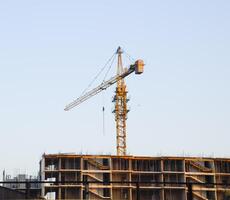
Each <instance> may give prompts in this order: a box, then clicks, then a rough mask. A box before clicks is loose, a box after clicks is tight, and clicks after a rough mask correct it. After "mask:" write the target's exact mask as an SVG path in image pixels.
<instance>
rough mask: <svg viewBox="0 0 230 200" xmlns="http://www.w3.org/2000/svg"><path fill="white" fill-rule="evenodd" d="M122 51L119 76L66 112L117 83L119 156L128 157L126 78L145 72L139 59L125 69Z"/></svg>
mask: <svg viewBox="0 0 230 200" xmlns="http://www.w3.org/2000/svg"><path fill="white" fill-rule="evenodd" d="M122 53H123V51H122V49H121V47H118V49H117V51H116V54H117V56H118V62H117V74H116V75H115V76H113V77H112V78H110V79H109V80H107V81H103V82H102V83H101V84H100V85H99V86H97V87H95V88H94V89H92V90H90V91H89V92H86V93H85V94H84V95H82V96H80V97H79V98H77V99H76V100H74V101H73V102H71V103H70V104H68V105H67V106H66V107H65V109H64V110H65V111H68V110H70V109H72V108H74V107H76V106H77V105H79V104H81V103H82V102H84V101H86V100H87V99H89V98H91V97H92V96H94V95H96V94H98V93H100V92H102V91H103V90H105V89H107V88H108V87H110V86H111V85H113V84H115V83H117V87H116V91H115V95H114V97H113V102H114V103H115V109H114V113H115V121H116V139H117V155H119V156H124V155H126V120H127V113H128V109H127V101H128V99H127V92H128V91H127V87H126V84H125V80H124V78H125V77H126V76H128V75H130V74H131V73H133V72H135V74H141V73H143V71H144V62H143V60H141V59H139V60H137V61H136V62H135V63H134V64H131V65H130V66H129V68H128V69H127V68H124V67H123V64H122Z"/></svg>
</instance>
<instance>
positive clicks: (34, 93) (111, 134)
mask: <svg viewBox="0 0 230 200" xmlns="http://www.w3.org/2000/svg"><path fill="white" fill-rule="evenodd" d="M229 11H230V1H228V0H226V1H224V0H223V1H222V0H220V1H216V0H193V1H182V0H181V1H179V0H175V1H171V0H168V1H153V0H149V1H145V0H142V1H134V0H132V1H131V0H127V1H120V0H117V1H106V0H104V1H103V0H102V1H75V0H69V1H61V0H50V1H46V0H37V1H36V0H35V1H31V0H27V1H26V0H20V1H18V0H9V1H0V94H1V97H0V110H1V112H0V138H1V139H0V141H1V144H0V153H1V154H0V155H1V156H0V170H1V171H2V170H3V169H6V171H7V172H8V173H15V172H18V171H19V170H20V172H28V173H35V172H37V171H38V168H39V160H40V158H41V156H42V154H43V153H44V152H45V153H59V152H62V153H64V152H76V153H79V152H82V153H89V154H91V153H92V154H97V153H99V154H101V153H111V154H115V153H116V151H115V149H116V140H115V136H116V135H115V121H114V116H113V114H112V113H111V110H112V107H113V105H112V103H111V98H112V95H113V93H114V89H115V88H114V87H111V88H110V89H108V90H107V91H106V92H105V93H104V94H101V95H97V96H95V97H94V98H92V99H90V100H88V101H87V102H85V103H83V104H82V105H80V106H79V107H77V108H76V109H74V110H72V111H71V112H65V111H64V110H63V109H64V107H65V105H66V104H67V103H69V102H70V101H71V100H73V99H74V98H75V97H78V96H79V95H80V94H81V92H82V90H83V89H84V88H85V87H86V86H87V85H88V84H89V82H90V81H91V80H92V79H93V77H94V76H95V74H96V73H97V72H98V71H99V70H100V69H101V67H102V66H103V65H104V63H105V62H106V60H107V59H108V58H109V57H110V56H111V55H112V54H113V53H114V51H115V50H116V48H117V47H118V46H119V45H121V46H122V47H123V48H124V49H125V50H126V51H127V52H128V53H129V54H130V55H131V56H132V57H134V58H142V59H143V60H144V61H145V63H146V66H145V72H144V74H143V75H141V76H135V75H134V74H133V75H130V76H129V77H128V78H127V79H126V83H127V85H128V89H129V94H130V96H131V101H130V102H129V106H130V107H131V112H130V113H129V118H128V121H127V126H128V127H127V132H128V138H127V144H128V152H129V154H132V155H150V156H155V155H167V156H169V155H193V156H218V157H219V156H221V157H222V156H228V157H230V145H229V139H230V136H229V133H230V123H229V122H230V103H229V102H230V78H229V77H230V60H229V59H230V56H229V54H230V12H229ZM112 72H113V74H115V72H116V66H114V68H113V69H112V71H111V73H110V75H109V76H112ZM109 76H108V78H109ZM103 102H104V103H103ZM103 105H104V106H105V134H103V128H102V127H103V121H102V106H103Z"/></svg>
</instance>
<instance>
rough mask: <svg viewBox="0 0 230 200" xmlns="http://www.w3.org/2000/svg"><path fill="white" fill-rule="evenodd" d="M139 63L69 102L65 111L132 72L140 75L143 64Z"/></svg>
mask: <svg viewBox="0 0 230 200" xmlns="http://www.w3.org/2000/svg"><path fill="white" fill-rule="evenodd" d="M138 62H139V61H136V62H135V64H133V65H130V67H129V69H128V70H127V71H125V72H123V73H122V74H120V75H116V76H114V77H112V78H110V79H109V80H107V81H105V82H103V83H101V84H100V85H99V86H97V87H96V88H94V89H92V90H91V91H89V92H87V93H86V94H84V95H83V96H81V97H79V98H77V99H76V100H74V101H73V102H71V103H70V104H68V105H67V106H66V107H65V109H64V110H65V111H68V110H70V109H72V108H74V107H75V106H77V105H79V104H80V103H82V102H84V101H86V100H87V99H89V98H90V97H92V96H94V95H96V94H98V93H99V92H101V91H103V90H106V89H107V88H108V87H110V86H111V85H113V84H114V83H116V82H118V81H119V80H121V79H123V78H125V77H126V76H128V75H129V74H131V73H132V72H134V71H135V73H136V74H140V73H142V72H143V69H142V71H141V70H139V67H140V66H141V65H143V63H141V65H140V64H139V63H138Z"/></svg>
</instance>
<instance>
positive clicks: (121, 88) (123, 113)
mask: <svg viewBox="0 0 230 200" xmlns="http://www.w3.org/2000/svg"><path fill="white" fill-rule="evenodd" d="M122 53H123V52H122V49H121V48H120V47H118V49H117V54H118V62H117V75H121V74H122V73H123V71H124V69H123V65H122ZM127 101H128V99H127V88H126V84H125V80H124V79H120V80H117V87H116V91H115V96H114V98H113V102H115V109H114V113H115V121H116V137H117V155H119V156H124V155H126V119H127V113H128V109H127Z"/></svg>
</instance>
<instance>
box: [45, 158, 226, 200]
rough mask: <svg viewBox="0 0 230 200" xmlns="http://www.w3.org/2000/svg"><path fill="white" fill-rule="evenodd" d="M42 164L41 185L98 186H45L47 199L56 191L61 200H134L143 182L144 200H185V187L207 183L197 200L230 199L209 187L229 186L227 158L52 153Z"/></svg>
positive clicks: (196, 192)
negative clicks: (216, 184) (49, 194)
mask: <svg viewBox="0 0 230 200" xmlns="http://www.w3.org/2000/svg"><path fill="white" fill-rule="evenodd" d="M41 163H42V166H43V167H41V170H42V171H41V174H42V177H43V180H57V181H97V183H89V184H88V185H85V184H84V183H68V184H64V183H59V184H58V185H57V184H55V185H52V184H44V185H43V189H42V190H43V195H45V194H47V193H48V192H55V196H56V198H57V199H67V198H68V199H116V200H123V199H130V200H135V199H136V197H137V195H138V193H137V190H136V187H137V185H136V182H145V183H140V185H139V195H140V199H150V200H174V199H175V200H178V199H179V200H187V191H188V188H187V187H186V185H185V184H182V185H178V184H177V183H181V182H183V183H186V182H190V183H196V184H199V183H205V184H207V185H206V186H200V185H195V186H194V187H193V196H194V199H199V200H200V199H203V200H207V199H208V200H217V199H218V200H225V199H226V198H227V196H228V195H229V194H230V193H229V191H230V189H229V188H226V187H224V186H223V185H218V186H214V185H211V184H212V183H225V184H230V160H228V159H212V158H189V157H188V158H184V157H135V156H105V155H96V156H95V155H69V154H54V155H52V154H51V155H44V156H43V158H42V161H41ZM113 181H120V182H128V183H112V182H113ZM156 182H157V183H156ZM163 182H164V183H163ZM229 196H230V195H229Z"/></svg>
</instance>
